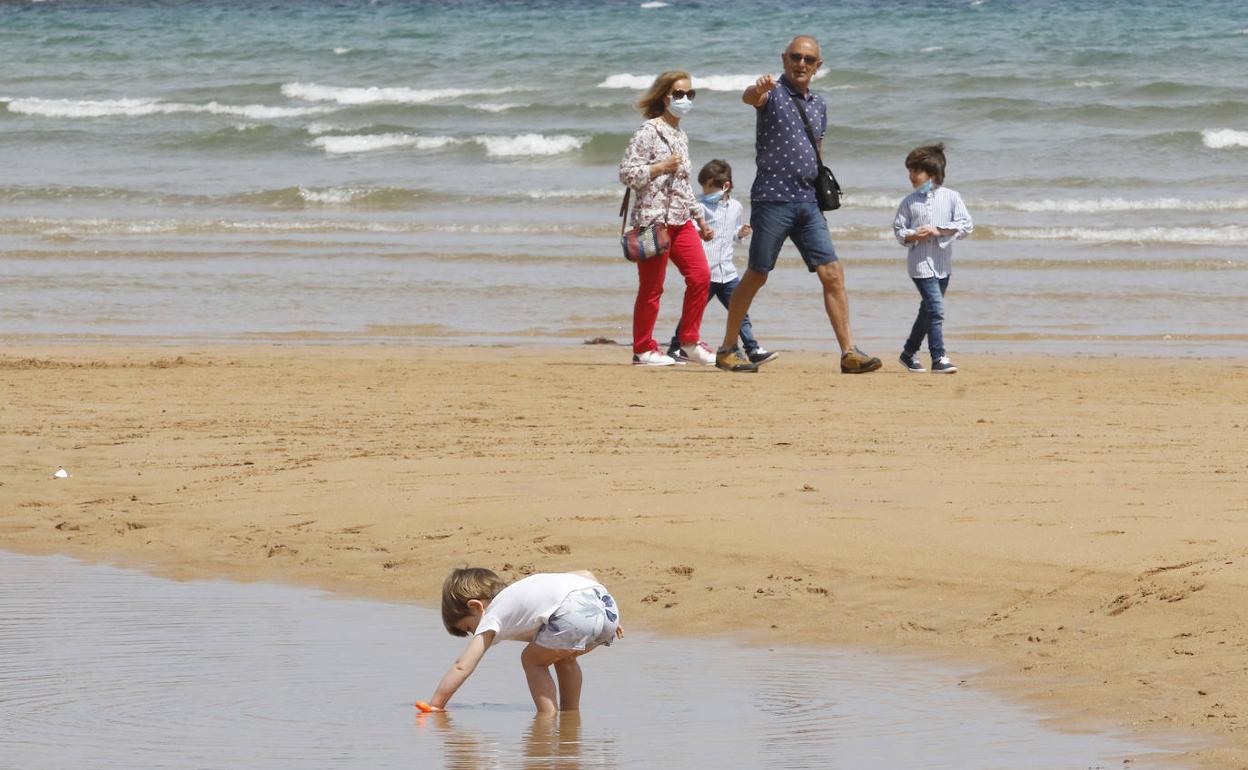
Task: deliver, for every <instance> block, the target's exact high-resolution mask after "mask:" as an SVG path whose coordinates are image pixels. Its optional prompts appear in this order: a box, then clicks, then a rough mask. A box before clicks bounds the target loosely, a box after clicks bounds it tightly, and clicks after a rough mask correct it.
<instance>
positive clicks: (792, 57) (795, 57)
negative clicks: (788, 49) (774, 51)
mask: <svg viewBox="0 0 1248 770" xmlns="http://www.w3.org/2000/svg"><path fill="white" fill-rule="evenodd" d="M789 61H791V62H793V63H794V64H801V63H802V62H806V65H807V66H808V67H813V66H815V65H816V64H818V63H819V57H818V56H803V55H801V54H800V53H791V54H789Z"/></svg>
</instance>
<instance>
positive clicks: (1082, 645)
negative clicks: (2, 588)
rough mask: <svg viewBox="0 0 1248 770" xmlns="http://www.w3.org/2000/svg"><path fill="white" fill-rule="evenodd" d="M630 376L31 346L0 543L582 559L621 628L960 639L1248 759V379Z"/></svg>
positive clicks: (391, 567)
mask: <svg viewBox="0 0 1248 770" xmlns="http://www.w3.org/2000/svg"><path fill="white" fill-rule="evenodd" d="M627 360H628V352H627V350H626V349H624V348H617V347H605V346H577V347H569V348H565V349H558V350H553V349H547V350H535V349H513V348H505V347H497V348H475V349H466V348H452V349H438V350H436V351H434V350H429V349H420V348H413V347H395V348H390V347H382V346H374V347H318V346H300V345H284V346H259V345H257V346H225V347H208V346H187V345H171V346H154V345H153V346H125V345H90V346H72V347H71V346H57V345H38V346H28V347H25V348H14V347H12V346H10V347H8V348H6V349H5V350H4V352H3V354H0V393H2V394H3V395H2V398H0V435H2V436H3V439H2V440H3V451H2V452H0V548H7V549H11V550H18V551H23V552H34V553H45V552H66V553H70V554H74V555H76V556H80V557H86V558H89V559H107V560H114V561H117V562H119V563H122V564H126V565H135V566H142V567H145V568H147V569H149V570H151V571H154V572H156V573H158V574H164V575H170V576H174V577H202V576H205V575H227V576H231V577H234V578H238V579H243V580H277V581H286V582H297V583H302V584H313V585H317V586H322V587H327V588H331V589H339V590H343V591H348V592H352V593H356V594H362V595H368V596H374V597H379V598H387V599H403V600H417V601H422V602H426V603H434V602H435V601H436V598H437V589H438V586H439V584H440V582H441V580H442V578H443V576H444V574H445V572H446V571H447V569H449V568H450V567H452V566H456V565H463V564H474V565H484V566H492V567H494V568H496V569H498V570H499V571H500V572H502V573H503V574H504V575H505V576H508V577H517V576H520V575H523V574H525V573H527V572H530V571H534V570H540V571H549V570H560V569H567V568H588V569H592V570H594V571H595V572H597V573H599V576H600V577H601V578H602V579H603V581H604V582H605V583H607V585H609V586H610V587H611V588H612V590H613V593H614V594H615V595H616V596H617V597H618V598H619V599H620V600H621V602H622V604H623V605H624V616H625V618H626V620H627V621H628V622H629V625H630V626H635V627H648V628H652V629H657V630H662V631H673V632H680V633H700V632H702V631H735V630H740V629H742V628H744V629H745V630H758V631H759V632H762V633H768V634H773V635H778V636H779V638H781V639H782V640H784V641H792V642H816V643H832V644H835V643H847V644H856V645H868V646H872V647H875V648H880V649H890V650H898V649H904V650H908V651H917V652H924V653H928V654H934V655H938V656H952V657H956V658H957V659H960V660H963V661H969V662H975V663H980V664H983V665H984V666H985V670H984V672H983V673H982V674H980V675H977V676H975V677H972V679H971V681H970V684H971V685H978V686H985V687H991V688H998V689H1001V688H1003V689H1006V690H1008V691H1010V692H1013V693H1015V694H1016V695H1018V696H1020V697H1023V698H1026V699H1029V700H1031V701H1032V702H1037V703H1042V704H1044V705H1045V706H1047V707H1048V708H1050V709H1051V710H1052V713H1054V714H1056V715H1060V716H1061V717H1063V718H1065V719H1067V720H1073V721H1072V722H1070V723H1071V724H1080V723H1084V724H1091V723H1105V722H1109V723H1113V724H1118V725H1123V726H1127V727H1129V728H1131V729H1135V730H1138V731H1141V732H1142V733H1143V734H1146V735H1152V736H1156V735H1192V736H1196V737H1197V738H1200V739H1202V740H1203V741H1204V742H1205V743H1204V747H1203V748H1199V749H1197V750H1196V751H1194V752H1192V753H1190V754H1188V755H1187V756H1185V757H1183V758H1184V759H1187V760H1192V761H1195V762H1198V763H1200V764H1201V765H1202V766H1205V767H1217V768H1230V767H1246V766H1248V732H1246V731H1245V725H1246V724H1248V609H1246V607H1248V600H1246V597H1248V594H1246V593H1245V588H1246V585H1248V365H1245V364H1244V363H1241V362H1237V361H1233V360H1174V359H1164V360H1139V359H1134V360H1132V359H1104V358H1102V359H1091V358H1061V357H1051V358H1041V357H1037V358H1025V357H1016V356H979V357H965V356H963V357H960V358H959V363H960V364H961V365H962V366H963V371H962V372H960V373H959V374H957V375H954V376H935V375H922V376H919V375H909V374H906V373H904V372H902V371H901V369H900V367H899V366H898V365H897V364H895V363H893V364H892V365H891V366H887V367H886V368H885V370H884V371H882V372H879V373H876V374H872V375H867V376H858V377H853V376H842V375H840V374H838V373H834V372H835V359H834V358H832V357H828V356H822V355H817V354H795V353H791V354H786V355H785V356H784V357H782V358H781V359H780V360H779V361H778V362H776V363H774V364H770V365H768V367H767V368H766V369H765V370H764V371H763V372H761V373H759V374H757V375H729V374H725V373H722V372H718V371H716V370H714V369H706V368H701V367H699V368H694V367H682V368H679V369H677V368H672V369H642V368H632V367H630V366H628V365H627V364H626V363H625V362H626V361H627ZM62 465H63V466H65V467H66V468H67V469H68V470H69V472H70V473H71V474H72V476H71V477H70V478H69V479H65V480H55V479H53V478H52V472H53V471H54V470H56V468H57V467H58V466H62Z"/></svg>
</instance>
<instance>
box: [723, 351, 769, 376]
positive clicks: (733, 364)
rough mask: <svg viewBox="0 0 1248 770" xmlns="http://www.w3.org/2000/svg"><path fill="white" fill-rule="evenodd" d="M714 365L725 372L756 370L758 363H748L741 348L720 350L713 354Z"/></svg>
mask: <svg viewBox="0 0 1248 770" xmlns="http://www.w3.org/2000/svg"><path fill="white" fill-rule="evenodd" d="M715 365H716V366H717V367H719V368H720V369H723V370H724V371H725V372H757V371H758V364H752V363H750V359H748V358H746V357H745V354H744V353H742V352H741V348H733V349H732V350H721V351H719V352H718V353H716V354H715Z"/></svg>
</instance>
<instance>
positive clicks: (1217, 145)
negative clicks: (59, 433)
mask: <svg viewBox="0 0 1248 770" xmlns="http://www.w3.org/2000/svg"><path fill="white" fill-rule="evenodd" d="M9 109H12V107H10V108H9ZM1200 140H1201V141H1202V142H1204V144H1205V146H1206V147H1208V148H1210V149H1213V150H1225V149H1226V148H1228V147H1248V131H1236V130H1234V129H1230V128H1206V129H1205V130H1204V131H1201V132H1200Z"/></svg>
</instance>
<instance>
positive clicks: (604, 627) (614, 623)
mask: <svg viewBox="0 0 1248 770" xmlns="http://www.w3.org/2000/svg"><path fill="white" fill-rule="evenodd" d="M619 619H620V615H619V607H617V606H616V604H615V601H614V600H613V599H612V598H611V595H610V594H609V593H607V589H606V588H604V587H603V586H602V584H601V583H599V582H598V580H597V579H596V578H595V577H594V575H593V573H591V572H587V571H584V570H581V571H577V572H563V573H539V574H536V575H530V576H529V577H526V578H524V579H522V580H518V581H516V582H515V583H512V584H511V585H507V584H505V583H504V582H503V581H502V579H501V578H499V576H498V575H496V574H495V573H494V572H492V571H490V570H488V569H482V568H480V567H467V568H464V569H457V570H454V571H452V572H451V574H450V575H449V576H448V577H447V578H446V582H444V583H443V584H442V623H443V624H444V625H445V626H446V630H447V631H449V632H450V633H451V634H452V635H453V636H471V637H472V639H471V640H470V641H469V642H468V647H467V649H465V650H464V652H463V653H462V654H461V655H460V656H459V659H458V660H456V661H455V664H454V665H453V666H451V668H450V670H449V671H447V672H446V674H445V675H444V676H443V677H442V681H441V682H439V683H438V689H437V691H436V692H435V693H434V694H433V697H432V698H431V699H430V701H429V704H424V703H417V707H418V708H421V709H422V710H426V708H427V709H429V710H435V711H440V710H442V709H443V708H444V707H445V706H446V703H447V701H449V700H450V699H451V696H452V695H454V694H455V691H456V690H458V689H459V688H460V685H462V684H463V683H464V682H465V681H466V680H467V679H468V677H469V676H470V675H471V674H472V672H473V669H475V668H476V667H477V663H479V662H480V661H481V657H482V656H483V655H485V651H486V650H488V649H489V648H490V646H491V645H492V644H493V643H494V642H495V641H496V640H499V639H514V640H517V641H522V642H528V646H527V647H525V648H524V652H522V653H521V654H520V665H521V666H522V667H523V668H524V675H525V677H526V678H527V679H528V681H529V692H530V693H531V694H532V695H533V703H534V705H536V706H537V710H538V713H543V712H553V711H577V710H578V709H579V708H580V701H581V667H580V664H579V663H577V661H576V659H577V658H578V657H579V656H581V655H584V654H585V653H587V652H589V651H590V650H592V649H593V648H594V647H597V646H598V645H600V644H606V645H610V644H611V642H612V641H613V640H614V639H617V638H620V637H623V636H624V631H623V629H621V628H620V624H619ZM552 665H553V666H554V667H555V675H556V676H558V677H559V690H558V700H557V701H556V693H555V680H554V679H553V678H551V675H550V667H551V666H552ZM422 707H423V708H422Z"/></svg>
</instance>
